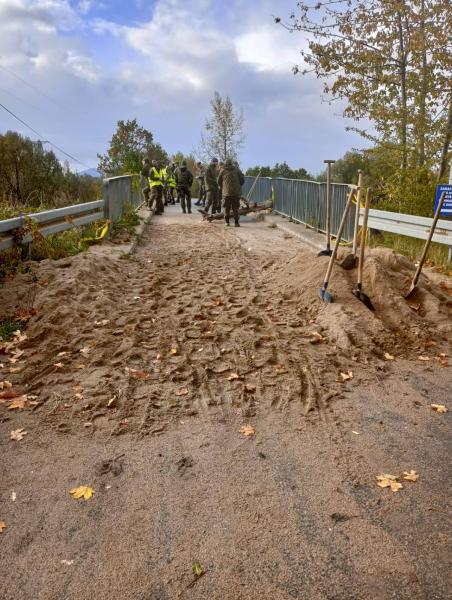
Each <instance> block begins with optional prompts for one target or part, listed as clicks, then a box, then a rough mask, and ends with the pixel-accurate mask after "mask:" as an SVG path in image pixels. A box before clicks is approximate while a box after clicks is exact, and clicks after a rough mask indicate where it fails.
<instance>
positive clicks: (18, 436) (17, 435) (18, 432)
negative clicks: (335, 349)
mask: <svg viewBox="0 0 452 600" xmlns="http://www.w3.org/2000/svg"><path fill="white" fill-rule="evenodd" d="M27 433H28V431H25V429H23V428H21V429H14V430H13V431H11V434H10V438H11V439H12V440H14V441H16V442H20V441H22V440H23V439H24V437H25V436H26V435H27Z"/></svg>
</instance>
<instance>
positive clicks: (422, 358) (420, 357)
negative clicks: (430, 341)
mask: <svg viewBox="0 0 452 600" xmlns="http://www.w3.org/2000/svg"><path fill="white" fill-rule="evenodd" d="M418 359H419V360H423V361H424V362H428V361H429V360H430V357H429V356H418Z"/></svg>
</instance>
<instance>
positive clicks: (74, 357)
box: [0, 211, 452, 600]
mask: <svg viewBox="0 0 452 600" xmlns="http://www.w3.org/2000/svg"><path fill="white" fill-rule="evenodd" d="M324 269H325V259H323V258H322V259H318V258H316V257H315V255H314V254H313V253H312V252H311V251H310V250H307V249H304V248H303V247H302V246H301V245H300V243H299V242H297V241H296V240H295V239H291V238H290V237H288V236H287V235H286V234H284V233H282V232H281V231H279V230H275V229H272V228H269V227H268V225H267V224H266V223H265V222H257V223H256V222H253V221H251V220H249V221H246V222H244V223H243V226H242V228H241V229H239V230H236V229H225V228H223V226H222V225H221V224H207V223H201V222H200V220H199V218H198V217H197V216H196V215H192V216H188V215H187V216H183V215H180V214H179V213H178V212H175V211H172V212H168V213H167V214H166V215H165V216H164V217H160V218H159V219H158V218H155V219H154V221H153V222H152V223H151V224H150V226H149V227H148V228H147V230H146V231H145V234H144V237H143V239H142V242H141V243H140V245H139V247H138V250H137V253H136V254H135V255H134V256H132V257H126V258H119V257H118V255H115V256H113V257H112V256H111V254H108V252H106V249H105V248H103V249H101V250H98V251H97V252H94V253H88V254H84V255H79V256H77V257H74V258H72V259H70V260H66V261H59V262H57V263H41V265H39V266H36V267H34V277H33V275H31V274H28V275H23V276H20V277H18V278H16V280H15V281H14V282H10V283H8V284H7V286H5V288H4V289H3V290H2V296H1V297H0V302H1V303H2V305H3V308H4V309H5V310H6V309H7V307H8V303H9V304H10V305H11V307H12V306H13V304H14V302H16V301H17V300H16V299H17V298H18V302H19V304H20V303H22V304H24V303H26V302H27V298H28V297H29V295H30V294H31V293H33V294H36V298H35V300H34V305H35V307H36V310H37V314H36V315H35V316H34V317H33V318H32V319H31V320H30V322H29V324H28V327H27V329H26V332H25V333H26V335H27V339H25V340H23V341H22V342H21V343H20V344H18V346H17V348H18V349H19V350H21V351H23V354H22V355H20V356H19V360H18V361H17V362H15V363H13V364H14V365H19V367H15V368H20V369H21V370H20V372H19V373H9V372H8V370H9V369H10V368H11V367H10V365H9V362H8V360H9V357H8V355H7V356H6V357H5V359H6V360H5V363H4V372H3V373H2V379H8V380H9V381H11V382H12V383H13V387H14V388H15V389H20V390H21V392H23V393H24V394H26V395H27V403H26V405H25V408H24V409H23V410H21V409H19V410H8V408H7V406H8V403H6V402H5V403H4V404H2V405H0V418H1V423H0V444H1V450H2V457H3V458H2V461H3V464H2V480H1V490H0V493H1V512H0V521H4V522H5V523H6V525H7V527H6V529H4V531H3V533H2V534H1V536H0V553H1V556H2V559H3V562H4V563H5V561H6V564H10V565H11V567H10V568H7V569H6V570H5V571H4V574H3V578H2V582H1V583H0V597H2V598H3V597H4V598H5V599H8V600H22V599H24V600H25V599H27V600H28V598H39V599H45V600H57V599H58V600H60V599H62V598H68V599H70V600H72V599H73V598H74V599H75V598H77V599H82V600H84V599H85V598H86V599H88V598H90V599H91V598H99V599H103V598H109V599H114V600H116V599H118V600H119V599H120V598H121V599H128V598H131V599H139V600H141V599H143V600H147V599H149V600H151V599H156V600H157V599H162V600H163V599H165V600H166V599H172V598H178V597H183V598H188V599H198V598H199V599H201V598H202V599H204V598H218V599H231V600H232V599H236V598H237V599H242V598H243V599H254V598H256V599H257V598H260V599H261V598H269V599H270V598H271V599H290V598H310V599H319V600H320V599H322V600H323V599H325V600H327V599H328V600H348V599H350V600H351V599H360V598H363V599H368V598H376V599H380V598H381V599H386V598H402V599H404V598H407V599H408V598H416V599H417V598H419V599H421V598H422V599H423V598H425V599H427V598H428V599H429V600H430V599H433V598H435V599H441V600H442V599H445V598H447V597H448V596H447V589H448V569H449V571H450V565H449V564H448V555H447V547H448V546H447V542H448V535H449V534H450V528H449V529H448V515H449V516H450V512H449V507H448V504H447V502H448V500H447V499H448V490H449V489H450V485H449V480H448V476H450V473H448V465H447V460H443V459H442V458H441V457H447V456H448V451H450V418H449V415H450V413H447V414H437V413H436V412H434V411H433V410H432V409H431V407H430V404H431V403H438V404H445V405H448V404H449V405H450V398H451V396H452V395H451V389H452V385H451V383H450V368H449V367H448V366H447V363H448V361H447V357H445V356H443V355H446V354H449V353H450V344H449V340H450V325H451V321H450V310H451V303H450V300H449V296H448V294H447V289H446V290H445V289H444V286H443V287H439V286H437V285H434V284H432V283H429V282H427V281H425V280H424V282H423V287H422V290H421V292H420V295H419V297H418V298H415V299H414V300H413V303H412V304H413V306H410V305H407V303H406V302H405V301H404V300H402V295H401V293H400V292H401V290H402V289H403V286H404V285H406V281H405V278H406V277H408V276H409V274H410V273H411V266H410V265H409V264H408V263H407V261H405V260H404V259H402V258H401V257H397V256H395V255H393V254H392V253H391V252H389V251H378V250H377V251H374V252H373V253H372V256H371V258H370V260H369V263H368V267H367V270H366V280H365V285H366V286H367V287H366V288H365V289H367V290H368V293H369V294H370V295H371V297H372V299H373V301H374V303H375V305H376V308H377V311H376V314H375V315H373V314H372V313H370V312H369V311H367V309H366V308H365V307H364V306H363V305H362V304H360V303H359V302H358V301H357V300H356V299H355V298H354V297H353V296H352V295H351V293H350V289H351V287H352V286H353V277H354V273H353V272H345V271H339V270H337V271H336V272H335V280H334V283H333V284H332V291H333V293H334V294H335V296H336V300H337V302H336V303H335V304H333V305H329V306H327V305H323V304H321V303H320V301H319V300H318V298H317V296H316V288H317V287H318V286H319V284H320V282H321V280H322V277H323V271H324ZM446 287H447V286H446ZM31 290H33V291H31ZM385 353H388V354H390V355H391V356H394V359H395V360H387V359H385V356H384V355H385ZM420 357H422V359H420ZM424 359H425V360H424ZM426 359H428V360H426ZM341 374H344V375H345V376H346V380H345V381H344V375H341ZM350 374H351V375H350ZM244 425H251V426H252V427H253V428H254V430H255V435H253V436H250V437H245V436H244V435H243V434H241V433H240V429H241V427H243V426H244ZM18 428H24V429H25V430H26V431H27V432H28V433H27V435H26V436H25V437H24V439H23V440H22V441H20V442H16V441H11V440H10V439H9V437H10V431H12V430H16V429H18ZM412 469H413V470H415V471H416V472H417V473H419V479H418V480H417V481H415V482H410V481H405V480H403V479H400V481H402V485H403V488H402V489H401V490H400V491H398V492H395V493H394V492H391V491H390V490H389V489H387V488H386V489H382V488H379V487H378V486H377V485H376V482H377V481H376V476H377V475H379V474H381V473H390V474H394V475H397V476H400V477H403V472H404V471H410V470H412ZM78 485H90V486H92V487H93V488H94V490H95V495H94V497H93V498H92V499H91V500H88V501H83V500H81V501H76V500H74V499H72V498H71V496H70V495H69V493H68V492H69V490H70V489H72V488H74V487H76V486H78ZM13 492H14V494H15V497H16V499H15V500H14V501H13V500H12V496H11V495H12V493H13ZM196 561H199V563H200V564H201V565H202V568H203V570H204V574H203V575H202V576H201V577H200V578H199V579H197V578H196V577H195V575H194V574H193V565H194V564H195V563H196Z"/></svg>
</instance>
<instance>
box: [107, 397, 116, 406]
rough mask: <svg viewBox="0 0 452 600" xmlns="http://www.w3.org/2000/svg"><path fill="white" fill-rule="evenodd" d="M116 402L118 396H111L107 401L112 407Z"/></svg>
mask: <svg viewBox="0 0 452 600" xmlns="http://www.w3.org/2000/svg"><path fill="white" fill-rule="evenodd" d="M115 402H116V396H113V398H110V400H109V401H108V402H107V407H108V408H111V407H112V406H113V404H114V403H115Z"/></svg>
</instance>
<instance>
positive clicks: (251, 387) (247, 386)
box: [245, 383, 256, 394]
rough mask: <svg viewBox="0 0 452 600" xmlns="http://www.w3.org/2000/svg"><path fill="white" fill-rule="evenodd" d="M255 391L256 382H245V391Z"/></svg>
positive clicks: (249, 392) (250, 392)
mask: <svg viewBox="0 0 452 600" xmlns="http://www.w3.org/2000/svg"><path fill="white" fill-rule="evenodd" d="M255 391H256V386H255V385H254V383H245V392H247V393H248V394H254V392H255Z"/></svg>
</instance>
